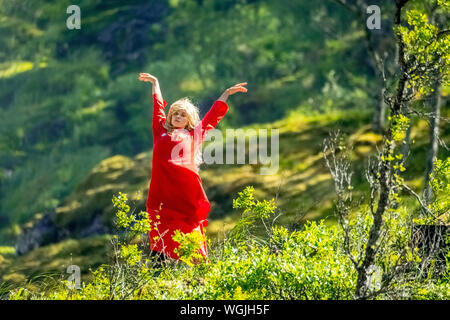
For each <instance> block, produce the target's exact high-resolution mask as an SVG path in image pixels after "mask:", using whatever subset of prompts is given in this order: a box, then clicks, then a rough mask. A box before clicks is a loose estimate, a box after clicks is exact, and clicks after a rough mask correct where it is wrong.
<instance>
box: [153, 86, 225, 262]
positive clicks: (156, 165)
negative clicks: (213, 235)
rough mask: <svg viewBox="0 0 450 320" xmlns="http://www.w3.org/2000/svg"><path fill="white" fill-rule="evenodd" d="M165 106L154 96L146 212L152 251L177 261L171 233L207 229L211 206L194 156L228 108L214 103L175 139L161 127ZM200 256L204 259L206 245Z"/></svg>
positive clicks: (163, 120)
mask: <svg viewBox="0 0 450 320" xmlns="http://www.w3.org/2000/svg"><path fill="white" fill-rule="evenodd" d="M166 105H167V102H165V101H164V100H162V101H161V100H159V99H158V95H157V94H153V124H152V127H153V159H152V173H151V180H150V187H149V190H148V197H147V202H146V209H147V212H148V213H149V218H150V220H151V221H152V222H151V223H152V229H151V230H150V232H149V240H150V248H151V250H154V251H158V252H162V253H164V254H165V255H167V256H169V257H171V258H174V259H178V258H179V257H178V255H177V254H176V253H175V252H173V250H174V249H175V248H177V247H178V245H179V243H178V242H175V241H173V240H172V235H173V234H174V231H175V230H176V229H179V230H180V231H181V232H183V233H190V232H192V231H194V230H198V231H200V232H201V233H202V234H204V233H203V227H206V226H207V225H208V220H206V218H207V215H208V213H209V211H210V209H211V206H210V203H209V201H208V198H207V197H206V194H205V191H204V190H203V187H202V181H201V179H200V176H199V175H198V172H197V169H196V168H195V164H194V155H195V150H196V148H199V147H200V144H201V142H202V141H203V139H204V137H205V135H206V134H207V132H208V131H209V130H211V129H213V128H215V127H216V125H217V123H218V122H219V121H220V119H222V118H223V116H224V115H225V113H226V112H227V111H228V105H227V104H226V103H225V102H223V101H219V100H216V101H215V102H214V104H213V105H212V107H211V109H210V110H209V111H208V112H207V113H206V115H205V117H204V118H203V119H202V120H201V121H200V122H199V123H198V124H197V126H196V127H195V128H194V129H193V130H191V131H187V130H184V129H179V130H177V132H178V133H179V134H178V136H177V134H175V135H174V136H170V135H168V134H167V130H166V129H165V128H164V127H163V124H164V123H165V121H166V115H165V113H164V107H165V106H166ZM174 154H175V155H176V156H175V157H174ZM157 216H159V219H158V218H157ZM155 222H156V223H158V222H159V224H157V227H158V230H155V229H154V225H153V224H154V223H155ZM155 237H158V239H156V238H155ZM200 253H201V254H202V255H203V256H205V257H207V255H208V252H207V249H206V243H203V245H202V247H201V248H200Z"/></svg>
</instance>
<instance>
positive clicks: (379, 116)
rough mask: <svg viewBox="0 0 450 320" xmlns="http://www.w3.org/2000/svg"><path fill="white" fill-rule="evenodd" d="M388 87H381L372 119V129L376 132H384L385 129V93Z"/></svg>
mask: <svg viewBox="0 0 450 320" xmlns="http://www.w3.org/2000/svg"><path fill="white" fill-rule="evenodd" d="M385 91H386V89H385V88H384V87H383V85H382V87H381V88H380V98H379V100H378V105H377V106H376V107H375V112H374V116H373V119H372V130H373V131H374V132H376V133H383V130H384V125H385V124H384V121H385V120H384V118H385V114H386V104H385V103H384V93H385Z"/></svg>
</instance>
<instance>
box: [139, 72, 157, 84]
mask: <svg viewBox="0 0 450 320" xmlns="http://www.w3.org/2000/svg"><path fill="white" fill-rule="evenodd" d="M139 80H141V81H144V82H151V83H152V84H156V83H158V79H157V78H156V77H155V76H152V75H151V74H150V73H139Z"/></svg>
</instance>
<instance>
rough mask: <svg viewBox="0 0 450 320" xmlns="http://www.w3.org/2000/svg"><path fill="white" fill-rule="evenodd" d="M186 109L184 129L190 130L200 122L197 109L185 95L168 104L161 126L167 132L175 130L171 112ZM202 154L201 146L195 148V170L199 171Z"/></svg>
mask: <svg viewBox="0 0 450 320" xmlns="http://www.w3.org/2000/svg"><path fill="white" fill-rule="evenodd" d="M181 110H183V111H186V114H187V116H186V118H187V120H188V124H187V125H186V127H185V128H184V129H186V130H187V131H191V130H193V129H194V128H195V126H196V125H197V124H198V123H199V122H200V116H199V113H200V111H199V109H198V108H197V107H196V106H195V105H194V104H193V103H192V102H191V100H190V99H189V98H187V97H184V98H181V99H178V100H177V101H175V102H174V103H172V104H171V105H170V108H169V113H168V115H167V118H166V122H165V123H164V124H163V127H164V128H166V130H167V133H168V134H171V133H173V131H174V130H175V127H174V126H172V117H173V114H174V113H175V112H177V111H181ZM202 162H203V161H202V155H201V148H200V147H199V148H197V151H196V154H195V156H194V163H195V166H196V169H197V171H200V164H201V163H202Z"/></svg>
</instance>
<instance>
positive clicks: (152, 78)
mask: <svg viewBox="0 0 450 320" xmlns="http://www.w3.org/2000/svg"><path fill="white" fill-rule="evenodd" d="M139 80H141V81H144V82H151V83H152V84H153V87H152V94H155V93H156V94H157V95H158V96H159V99H160V100H162V94H161V89H160V88H159V82H158V79H157V78H156V77H155V76H152V75H151V74H150V73H139Z"/></svg>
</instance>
